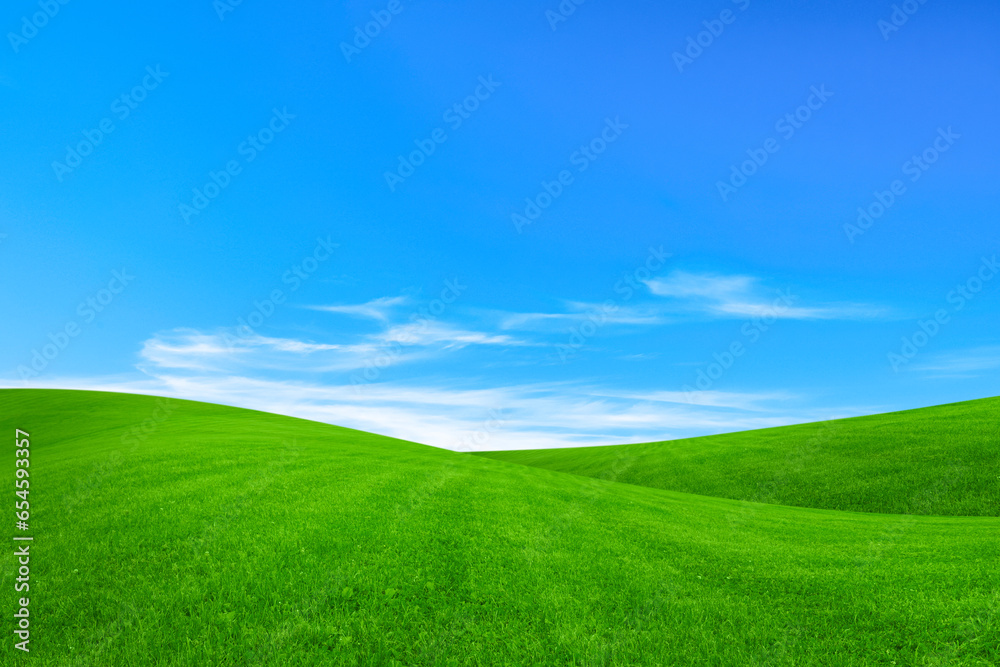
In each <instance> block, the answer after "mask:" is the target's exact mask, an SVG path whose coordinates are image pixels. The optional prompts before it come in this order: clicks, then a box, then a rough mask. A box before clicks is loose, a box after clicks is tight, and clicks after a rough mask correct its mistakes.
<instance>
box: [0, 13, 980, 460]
mask: <svg viewBox="0 0 1000 667" xmlns="http://www.w3.org/2000/svg"><path fill="white" fill-rule="evenodd" d="M223 1H224V0H220V1H219V2H215V3H214V4H213V2H210V1H209V0H204V1H203V2H196V3H184V4H182V5H179V6H172V5H155V4H154V5H149V4H148V3H146V4H143V3H139V4H136V3H104V4H101V5H99V6H98V5H94V4H93V3H89V4H88V3H78V2H68V3H67V4H65V5H61V4H58V3H57V2H53V3H47V2H45V0H43V2H41V3H38V2H28V1H24V0H18V1H17V2H13V3H9V6H8V7H7V8H6V9H5V10H4V12H3V14H2V16H0V22H2V28H3V32H4V33H5V35H6V39H5V44H4V45H2V47H0V53H2V54H3V55H2V56H0V95H2V96H3V98H4V99H3V106H2V109H3V111H2V112H0V113H2V118H3V132H2V134H0V155H2V157H3V160H2V162H0V185H2V192H3V196H2V197H0V235H2V237H0V272H2V274H3V280H4V285H5V286H7V288H6V289H4V290H2V292H0V304H2V309H3V312H4V313H5V314H6V315H7V317H6V320H5V324H4V327H3V329H2V334H0V336H2V338H0V343H2V344H0V373H2V377H3V384H4V385H5V386H11V387H23V386H37V387H72V388H101V389H110V390H115V391H138V392H147V393H156V394H165V395H170V396H178V397H184V398H193V399H200V400H209V401H215V402H219V403H226V404H232V405H241V406H247V407H253V408H258V409H263V410H270V411H274V412H282V413H287V414H293V415H298V416H303V417H308V418H312V419H319V420H323V421H329V422H331V423H337V424H342V425H345V426H351V427H355V428H360V429H365V430H370V431H374V432H378V433H384V434H389V435H394V436H398V437H403V438H407V439H412V440H416V441H419V442H424V443H427V444H432V445H435V446H440V447H450V448H456V449H491V448H496V449H500V448H522V447H550V446H552V447H554V446H567V445H585V444H608V443H618V442H636V441H645V440H659V439H667V438H674V437H687V436H691V435H700V434H708V433H717V432H725V431H733V430H742V429H748V428H758V427H765V426H772V425H779V424H786V423H795V422H804V421H812V420H816V419H825V418H832V417H842V416H852V415H858V414H867V413H875V412H883V411H888V410H894V409H905V408H913V407H920V406H926V405H933V404H939V403H946V402H952V401H959V400H966V399H973V398H980V397H986V396H993V395H996V394H1000V387H998V382H997V371H998V370H1000V336H998V334H997V328H996V327H997V321H998V314H1000V307H998V303H997V292H998V287H1000V275H995V274H997V273H998V271H1000V268H998V267H996V266H995V262H996V257H997V254H998V251H1000V235H998V231H997V214H998V208H1000V199H998V197H997V194H998V188H997V174H998V173H1000V150H998V148H1000V130H998V126H997V123H996V108H997V102H998V101H1000V94H998V93H1000V57H998V55H1000V54H998V50H1000V7H998V6H997V5H996V3H992V2H987V1H985V0H983V1H961V0H960V1H956V2H948V3H945V2H939V1H937V0H927V1H926V2H925V3H923V4H921V3H920V2H919V1H918V0H912V2H910V3H902V4H899V3H897V4H896V5H895V6H894V5H893V3H891V2H871V1H869V2H851V1H847V2H836V3H834V2H824V3H793V2H772V3H763V2H757V0H749V1H748V0H738V1H737V2H731V1H729V0H726V1H722V0H719V1H715V2H693V3H669V4H668V3H655V2H616V3H610V2H601V1H599V0H587V2H583V3H581V4H579V5H575V4H573V3H571V2H569V1H567V2H564V3H563V4H562V5H560V4H559V3H558V2H556V0H550V1H548V2H509V3H484V2H466V3H462V4H461V5H458V6H454V5H453V4H451V3H439V2H413V3H410V2H407V1H406V0H398V1H397V2H391V3H390V2H384V3H383V2H348V3H316V2H303V3H296V4H295V5H294V6H288V5H281V4H275V3H259V2H243V3H240V4H237V5H229V4H223ZM560 7H562V11H563V14H560V13H559V11H560ZM570 8H572V9H573V11H572V12H570V11H569V9H570ZM46 11H48V13H49V14H51V16H49V15H46V14H45V12H46ZM373 21H374V22H375V23H373ZM366 29H367V30H368V32H369V35H368V36H365V35H364V32H365V30H366Z"/></svg>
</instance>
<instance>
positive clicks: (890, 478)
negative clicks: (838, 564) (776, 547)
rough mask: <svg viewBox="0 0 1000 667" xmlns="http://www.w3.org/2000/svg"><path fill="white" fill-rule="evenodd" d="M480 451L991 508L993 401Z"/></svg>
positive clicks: (744, 492)
mask: <svg viewBox="0 0 1000 667" xmlns="http://www.w3.org/2000/svg"><path fill="white" fill-rule="evenodd" d="M479 455H480V456H484V457H488V458H492V459H496V460H500V461H508V462H511V463H520V464H523V465H527V466H533V467H536V468H545V469H548V470H555V471H559V472H566V473H572V474H575V475H585V476H588V477H613V478H614V479H615V480H616V481H619V482H626V483H628V484H636V485H639V486H648V487H653V488H657V489H668V490H672V491H684V492H687V493H697V494H701V495H706V496H715V497H719V498H732V499H738V500H750V501H754V502H766V503H774V504H778V505H793V506H798V507H814V508H824V509H835V510H847V511H854V512H883V513H889V514H929V515H947V516H1000V477H998V475H1000V398H988V399H982V400H977V401H967V402H964V403H953V404H950V405H940V406H936V407H931V408H922V409H919V410H907V411H904V412H892V413H887V414H880V415H874V416H869V417H854V418H851V419H839V420H834V421H828V422H819V423H814V424H802V425H797V426H782V427H778V428H769V429H761V430H756V431H744V432H741V433H728V434H725V435H713V436H706V437H701V438H690V439H686V440H675V441H670V442H651V443H644V444H637V445H614V446H610V447H583V448H570V449H548V450H545V449H539V450H521V451H507V452H483V453H480V454H479Z"/></svg>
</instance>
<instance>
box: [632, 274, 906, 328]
mask: <svg viewBox="0 0 1000 667" xmlns="http://www.w3.org/2000/svg"><path fill="white" fill-rule="evenodd" d="M646 285H647V286H648V287H649V291H650V292H651V293H653V294H654V295H656V296H661V297H667V298H669V299H672V301H673V303H674V306H675V308H676V309H678V310H680V311H688V312H697V313H702V314H707V315H712V316H715V317H724V318H753V317H772V318H776V319H789V320H854V319H867V318H872V317H881V316H884V315H885V314H886V311H885V309H882V308H877V307H873V306H870V305H867V304H822V305H819V306H813V307H801V306H796V305H795V304H796V303H797V302H798V301H799V297H798V296H796V295H795V294H793V293H792V292H790V291H789V290H775V291H773V292H770V293H769V294H768V293H766V291H765V290H763V289H761V288H760V287H759V280H758V279H757V278H754V277H751V276H724V275H719V274H714V273H688V272H686V271H674V272H672V273H671V274H670V275H668V276H666V277H664V278H653V279H651V280H648V281H646Z"/></svg>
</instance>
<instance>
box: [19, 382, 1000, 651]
mask: <svg viewBox="0 0 1000 667" xmlns="http://www.w3.org/2000/svg"><path fill="white" fill-rule="evenodd" d="M0 405H2V407H3V410H2V411H0V415H2V422H3V427H4V428H5V429H7V431H8V433H9V434H10V435H11V436H13V434H14V430H15V429H16V428H17V429H22V430H23V431H27V432H28V433H30V435H31V465H30V472H31V476H30V480H31V487H30V489H31V494H30V499H31V530H30V534H31V535H33V536H34V537H35V541H34V542H33V544H32V547H31V549H32V559H31V590H30V597H31V605H30V608H31V620H32V626H31V628H32V636H31V653H30V654H28V655H25V654H23V653H22V652H21V651H18V650H15V649H14V642H15V641H16V640H15V638H14V636H13V634H12V630H13V620H12V616H13V612H14V609H15V604H16V600H17V598H18V597H19V596H20V595H22V594H17V593H14V579H15V577H16V575H17V563H16V560H15V558H14V557H13V555H12V553H13V551H14V548H13V547H9V548H8V549H6V550H5V554H4V557H3V560H2V564H3V589H4V590H5V591H6V594H5V597H4V599H5V600H6V603H5V604H6V610H7V611H5V612H4V617H5V618H7V619H8V620H7V621H6V623H7V627H8V631H6V632H5V633H4V636H5V637H6V640H5V641H4V642H3V646H2V648H0V662H2V663H3V664H5V665H8V664H9V665H19V664H29V663H32V664H37V665H59V666H72V665H100V666H105V665H143V666H145V665H372V666H382V665H512V666H522V665H580V666H584V665H588V666H590V665H594V666H597V665H608V666H610V665H622V666H624V665H663V666H668V665H669V666H674V665H844V666H851V665H942V666H943V665H996V664H998V663H1000V622H998V621H1000V619H998V613H997V612H998V609H1000V595H998V590H1000V567H998V546H1000V519H998V518H997V517H996V514H997V502H996V500H997V491H996V489H997V486H998V482H1000V480H997V475H998V474H1000V471H998V470H997V466H996V460H997V459H996V457H997V454H996V444H997V426H996V423H997V422H996V419H995V416H996V412H997V408H998V405H1000V403H998V402H997V401H996V400H995V399H994V400H990V401H982V402H976V403H966V404H959V405H956V406H944V407H942V408H934V409H931V410H929V411H914V412H907V413H897V414H895V415H883V416H881V417H873V418H864V419H854V420H845V421H844V422H842V423H841V424H840V426H835V427H833V431H832V435H831V436H829V437H824V439H822V441H821V444H819V445H817V446H814V444H815V443H813V444H808V443H809V442H810V440H811V439H812V438H813V437H815V436H816V434H817V432H818V430H819V429H821V428H822V426H820V425H809V426H802V427H789V428H788V429H787V430H784V431H783V430H781V429H773V430H769V431H756V432H750V433H744V434H735V435H733V436H722V437H719V438H714V439H713V438H704V439H698V440H690V441H684V442H682V443H679V444H678V443H664V444H657V445H641V446H630V448H621V449H615V448H601V449H600V450H594V451H593V452H591V451H590V450H575V452H574V451H571V450H564V451H559V452H552V453H550V456H549V457H548V458H546V457H545V456H543V455H542V454H540V453H518V454H517V455H515V454H510V455H501V454H491V455H490V456H473V455H469V454H463V453H455V452H451V451H447V450H443V449H436V448H433V447H428V446H425V445H419V444H415V443H411V442H405V441H401V440H395V439H392V438H387V437H382V436H377V435H372V434H369V433H364V432H359V431H354V430H350V429H345V428H340V427H336V426H330V425H325V424H320V423H316V422H310V421H305V420H301V419H294V418H290V417H283V416H278V415H273V414H267V413H262V412H255V411H250V410H243V409H237V408H230V407H223V406H218V405H210V404H205V403H196V402H189V401H180V400H173V399H171V400H169V401H167V400H166V399H160V398H155V397H148V396H136V395H128V394H111V393H102V392H80V391H57V390H21V389H9V390H0ZM991 415H992V417H991ZM866 419H867V420H868V421H865V420H866ZM643 448H645V449H643ZM699 448H701V449H699ZM800 450H801V451H808V452H809V454H808V455H807V456H802V457H799V456H798V454H794V456H795V458H794V464H792V465H789V464H788V461H789V459H788V457H790V456H793V452H795V451H800ZM7 451H8V456H7V457H6V460H7V472H5V473H2V475H6V476H7V479H8V482H7V484H9V489H10V490H9V491H8V498H9V502H10V503H11V505H12V506H11V508H10V510H11V511H10V513H9V515H8V520H9V521H10V528H9V530H10V532H11V533H15V532H16V531H15V530H14V511H13V510H14V508H13V503H14V501H15V500H16V498H15V497H14V495H13V487H14V469H15V467H14V466H15V463H14V462H15V457H14V447H13V446H11V447H10V448H9V449H8V450H7ZM623 452H624V453H623ZM532 456H534V457H536V458H534V459H532V458H531V457H532ZM505 458H509V460H504V459H505ZM522 463H528V464H529V465H522ZM782 466H785V468H784V471H783V468H782ZM2 478H3V477H2V476H0V479H2ZM626 482H627V483H626ZM772 482H774V483H773V484H772ZM761 489H763V490H761ZM751 500H766V501H767V502H751ZM791 505H799V506H791ZM807 505H811V506H807ZM829 508H833V509H829ZM959 515H962V516H959Z"/></svg>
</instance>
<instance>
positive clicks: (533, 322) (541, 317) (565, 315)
mask: <svg viewBox="0 0 1000 667" xmlns="http://www.w3.org/2000/svg"><path fill="white" fill-rule="evenodd" d="M594 313H599V315H600V319H601V322H602V323H603V324H611V325H614V324H620V325H629V326H652V325H658V324H664V323H665V322H667V318H666V317H665V316H664V314H663V313H662V312H660V309H659V308H657V307H655V306H646V307H642V306H624V305H616V308H615V309H614V311H613V312H609V311H608V310H607V309H606V308H602V305H601V304H599V303H586V302H581V301H567V302H565V304H564V310H563V312H558V313H539V312H535V313H497V315H498V316H499V321H500V328H501V329H512V330H520V331H549V330H552V329H558V330H559V331H563V330H565V328H566V327H567V326H571V325H572V324H573V323H575V322H583V321H586V320H587V319H588V318H589V317H592V316H593V314H594Z"/></svg>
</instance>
